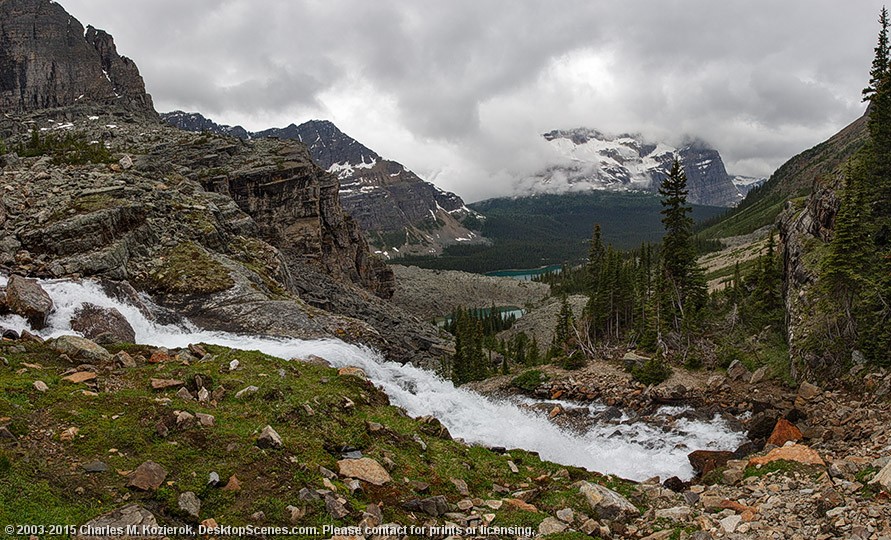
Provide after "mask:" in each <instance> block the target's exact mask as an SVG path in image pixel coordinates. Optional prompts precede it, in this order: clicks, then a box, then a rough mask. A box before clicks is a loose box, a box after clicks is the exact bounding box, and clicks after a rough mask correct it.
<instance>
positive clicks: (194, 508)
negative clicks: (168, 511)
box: [177, 491, 201, 519]
mask: <svg viewBox="0 0 891 540" xmlns="http://www.w3.org/2000/svg"><path fill="white" fill-rule="evenodd" d="M177 506H179V509H180V510H182V511H183V512H185V513H186V514H188V515H189V516H191V517H193V518H195V519H198V514H199V512H201V499H199V498H198V496H197V495H195V493H193V492H191V491H186V492H184V493H180V495H179V500H178V501H177Z"/></svg>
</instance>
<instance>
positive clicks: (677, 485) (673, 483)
mask: <svg viewBox="0 0 891 540" xmlns="http://www.w3.org/2000/svg"><path fill="white" fill-rule="evenodd" d="M662 485H663V486H664V487H666V488H668V489H670V490H672V491H674V492H675V493H680V492H682V491H684V490H685V489H687V488H688V487H690V483H689V482H684V481H683V480H681V479H680V478H678V477H677V476H672V477H671V478H666V479H665V481H664V482H662Z"/></svg>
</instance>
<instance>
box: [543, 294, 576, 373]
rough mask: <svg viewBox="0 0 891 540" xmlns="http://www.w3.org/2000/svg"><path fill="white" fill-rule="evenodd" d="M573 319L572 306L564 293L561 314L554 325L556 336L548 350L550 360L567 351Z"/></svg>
mask: <svg viewBox="0 0 891 540" xmlns="http://www.w3.org/2000/svg"><path fill="white" fill-rule="evenodd" d="M572 319H573V317H572V308H571V307H570V306H569V301H568V300H567V299H566V296H565V295H564V296H563V298H562V299H561V301H560V315H559V316H558V317H557V325H556V326H555V327H554V337H553V339H552V340H551V348H550V350H549V351H548V360H551V359H553V358H556V357H558V356H561V355H563V354H565V353H566V352H567V348H568V345H569V343H570V338H572V326H573V320H572Z"/></svg>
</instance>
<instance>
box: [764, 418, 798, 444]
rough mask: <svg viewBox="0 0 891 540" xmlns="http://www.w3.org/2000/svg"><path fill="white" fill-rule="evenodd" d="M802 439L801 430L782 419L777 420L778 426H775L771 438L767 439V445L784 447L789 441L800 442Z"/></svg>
mask: <svg viewBox="0 0 891 540" xmlns="http://www.w3.org/2000/svg"><path fill="white" fill-rule="evenodd" d="M801 438H802V435H801V430H799V429H798V428H797V427H795V425H794V424H793V423H792V422H790V421H788V420H786V419H785V418H780V419H779V420H777V424H776V426H774V428H773V432H772V433H771V434H770V438H768V439H767V444H772V445H774V446H783V445H784V444H786V443H787V442H789V441H793V442H798V441H800V440H801Z"/></svg>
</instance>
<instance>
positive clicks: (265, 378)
mask: <svg viewBox="0 0 891 540" xmlns="http://www.w3.org/2000/svg"><path fill="white" fill-rule="evenodd" d="M122 348H126V349H127V350H129V352H131V353H132V354H133V355H134V356H135V355H136V354H137V353H142V354H143V355H145V356H149V355H150V353H151V349H150V348H147V347H143V346H133V345H130V346H119V347H111V348H110V350H112V351H114V350H118V349H122ZM207 348H208V350H209V351H210V352H211V353H212V354H213V355H215V359H214V360H213V361H208V362H194V363H192V364H191V365H186V364H184V363H182V362H180V361H178V360H176V359H174V360H172V361H170V362H166V363H162V364H146V363H141V364H140V365H138V366H137V367H135V368H129V369H127V368H119V369H116V370H106V369H100V374H99V377H98V379H97V381H98V384H97V387H96V388H95V390H96V391H97V393H98V395H94V396H91V395H86V394H84V392H83V391H84V390H86V389H87V386H85V385H84V384H73V383H70V382H67V381H62V380H61V374H62V372H64V370H66V369H69V368H70V367H71V365H70V364H68V363H65V362H64V361H63V360H61V359H60V358H59V356H58V354H57V353H55V352H53V351H52V350H51V349H49V348H48V347H47V346H45V345H43V344H38V343H22V342H6V341H4V342H0V356H3V357H5V358H6V359H7V360H8V366H4V365H3V364H2V363H0V387H2V388H3V390H4V391H3V393H2V394H0V426H3V425H6V426H8V429H9V430H10V431H12V432H13V433H14V434H15V435H16V436H17V437H18V444H9V443H7V442H4V441H3V440H2V439H0V524H2V525H6V524H11V523H36V524H52V523H73V524H82V523H84V522H85V521H87V520H89V519H91V518H93V517H95V516H97V515H99V514H102V513H105V512H108V511H110V510H112V509H115V508H119V507H121V506H124V505H126V504H128V503H130V502H138V503H140V504H142V505H144V506H145V507H147V508H148V509H150V510H151V511H152V512H153V513H155V515H156V516H158V517H159V519H160V521H161V522H162V523H163V522H166V523H168V524H176V523H185V522H188V521H189V520H188V518H186V517H185V516H184V515H182V514H181V513H179V511H178V510H177V502H176V501H177V497H178V495H179V494H180V493H181V492H184V491H194V492H195V493H196V494H197V495H198V496H199V497H200V498H201V500H202V502H203V504H202V509H201V516H200V518H201V519H205V518H209V517H213V518H214V519H216V520H217V521H218V522H219V523H221V524H224V525H241V524H247V523H249V516H250V515H251V514H253V513H254V512H257V511H263V512H264V513H265V515H266V522H265V524H267V525H273V524H280V525H288V524H289V523H288V520H287V518H286V517H285V514H286V512H285V507H286V506H287V505H295V506H306V507H307V510H308V514H307V516H306V517H305V518H304V519H302V520H301V522H300V525H319V526H321V525H323V524H331V523H335V524H339V525H355V524H356V523H357V522H358V521H359V519H360V517H361V512H362V510H364V508H365V506H366V505H367V504H369V503H372V502H374V503H383V512H384V517H385V521H388V522H396V523H400V524H415V523H417V524H420V523H421V521H419V520H424V519H427V518H426V517H425V516H419V517H417V518H416V517H414V516H412V515H410V514H409V513H408V512H407V511H405V510H404V509H402V508H401V506H400V503H402V502H405V501H407V500H410V499H412V498H416V497H421V498H423V497H426V496H430V495H445V496H446V497H448V499H449V501H450V502H452V503H455V502H457V501H458V500H460V499H463V498H465V497H463V496H461V495H460V494H459V493H458V491H457V489H456V488H455V486H454V485H453V484H452V483H451V482H450V481H449V479H450V478H460V479H463V480H465V481H466V482H467V484H468V486H469V488H470V492H471V494H472V496H473V497H481V498H484V499H492V498H497V499H501V498H503V497H510V495H504V494H498V493H496V492H495V491H494V490H493V486H494V485H495V484H499V485H501V486H506V487H508V488H509V489H511V491H513V490H518V489H529V488H541V489H542V494H541V495H540V496H539V497H538V498H537V499H535V500H533V501H532V503H533V504H535V505H537V507H538V508H539V510H540V511H539V512H526V511H520V510H517V509H512V508H511V507H510V506H509V505H507V504H505V505H504V506H503V507H502V508H501V509H500V510H498V511H492V512H493V513H495V514H496V515H497V517H496V519H495V521H494V522H493V525H501V526H506V525H510V524H528V525H531V526H537V524H538V523H540V522H541V520H542V519H544V517H546V515H547V514H548V513H549V514H551V515H552V514H553V512H555V511H556V510H558V509H560V508H563V507H566V506H569V507H572V508H575V509H576V510H577V511H582V512H588V513H590V509H588V508H587V505H586V502H585V500H584V498H583V497H582V496H581V495H579V493H578V490H575V489H572V488H571V487H570V484H571V483H572V482H574V481H576V480H580V479H585V480H591V481H595V482H600V483H605V484H608V485H610V487H612V488H614V489H617V490H619V491H621V492H623V493H625V494H628V495H631V496H632V500H634V494H633V491H634V488H633V487H632V486H631V484H628V483H625V482H622V481H619V480H616V479H614V478H610V477H603V476H601V475H598V474H596V473H589V472H586V471H584V470H580V469H575V468H571V467H570V468H566V469H568V471H569V475H567V476H566V477H561V476H562V475H556V474H555V473H557V472H558V471H559V470H561V469H564V467H562V466H559V465H555V464H553V463H548V462H543V461H541V460H540V459H538V458H537V457H536V456H535V455H534V454H531V453H528V452H525V451H519V450H512V451H510V454H509V455H500V454H497V453H495V452H492V451H489V450H487V449H484V448H480V447H468V446H465V445H463V444H461V443H459V442H456V441H452V440H447V439H441V438H436V437H434V436H431V435H426V434H425V433H424V427H423V426H422V425H421V424H420V423H419V422H418V421H416V420H413V419H411V418H409V417H407V416H406V415H405V414H404V412H403V411H402V410H401V409H399V408H397V407H393V406H389V405H388V404H387V398H386V396H385V395H384V394H383V393H381V392H379V391H378V390H376V389H375V388H374V387H373V386H372V385H371V384H370V383H368V382H365V381H363V380H361V379H359V378H357V377H352V376H339V375H338V374H337V372H336V371H335V370H333V369H330V368H326V367H320V366H316V365H310V364H306V363H301V362H284V361H282V360H280V359H276V358H273V357H269V356H265V355H263V354H260V353H257V352H239V351H234V350H228V349H223V348H220V347H211V346H208V347H207ZM233 359H238V360H239V361H240V363H241V367H240V368H239V369H238V370H237V371H234V372H223V371H222V370H221V367H222V366H226V365H228V363H229V361H230V360H233ZM26 363H28V364H31V367H28V366H25V364H26ZM35 366H40V367H35ZM279 370H283V371H279ZM196 375H200V376H202V377H205V378H207V379H210V380H211V381H212V386H213V387H214V388H217V387H219V386H222V387H224V388H225V389H226V395H225V397H223V398H222V400H221V401H220V402H219V403H218V404H217V405H216V406H210V405H199V404H197V403H196V402H194V401H192V402H187V401H183V400H181V399H179V398H177V397H176V395H175V392H176V390H177V389H176V388H172V389H169V390H162V391H153V390H152V389H151V386H150V379H151V378H175V379H179V380H183V381H190V380H192V379H193V378H194V377H195V376H196ZM36 380H42V381H44V382H45V383H47V384H48V385H49V390H48V391H47V392H46V393H40V392H38V391H37V390H36V389H35V388H34V386H33V384H34V381H36ZM251 384H252V385H256V386H258V387H259V388H260V390H259V391H258V392H257V393H256V394H254V395H253V396H252V397H250V398H244V399H236V398H235V392H236V391H238V390H240V389H242V388H244V387H246V386H248V385H251ZM161 398H168V399H170V400H171V401H170V402H169V404H165V403H163V402H162V401H159V399H161ZM346 399H349V400H351V401H352V402H354V403H355V407H346V406H345V405H344V403H345V402H346ZM306 405H308V406H309V407H310V408H311V409H312V411H313V414H310V413H309V412H308V409H307V408H306ZM174 410H185V411H189V412H191V413H196V412H205V413H208V414H212V415H214V416H215V417H216V423H215V426H214V427H200V426H191V427H187V428H185V429H179V428H172V429H171V430H170V434H169V435H168V436H167V437H166V438H163V437H161V436H159V435H158V434H156V425H157V424H158V423H159V422H162V421H163V420H164V419H165V418H170V416H171V415H172V411H174ZM367 422H377V423H380V424H383V425H384V426H385V430H383V431H378V432H371V431H369V429H368V427H367ZM267 424H269V425H272V426H273V427H274V428H275V429H276V430H277V431H278V433H279V434H281V436H282V438H283V440H284V448H283V449H281V450H261V449H260V448H258V447H257V446H256V445H255V444H254V443H255V440H256V436H257V432H258V431H259V430H260V429H262V428H263V427H264V426H265V425H267ZM72 426H75V427H78V428H79V429H80V431H79V433H78V434H77V436H76V437H75V438H74V440H71V441H63V440H61V439H60V434H61V433H62V432H63V431H64V430H65V429H67V428H69V427H72ZM415 435H420V436H421V437H422V438H423V440H424V441H425V442H426V444H427V445H428V448H427V450H426V451H422V450H421V447H420V446H419V445H418V444H417V443H416V442H414V441H413V437H414V436H415ZM343 447H355V448H359V449H361V450H362V452H363V453H364V454H365V455H366V456H367V457H371V458H374V459H376V460H378V461H379V462H383V460H384V458H385V457H386V458H389V459H392V460H393V461H394V462H395V464H396V467H395V469H394V470H393V471H392V476H393V482H392V483H390V484H388V485H385V486H382V487H375V486H373V485H369V484H363V488H364V491H361V492H357V493H356V494H355V495H351V494H349V491H348V490H347V489H346V487H345V484H344V483H342V482H341V481H339V480H334V485H335V486H336V487H337V490H338V494H340V495H342V496H344V497H345V498H346V499H347V500H348V501H349V503H348V504H349V506H351V507H352V509H353V512H352V515H351V516H348V517H347V518H345V519H344V520H341V521H335V520H332V519H331V517H330V516H329V515H328V514H327V512H326V511H325V508H324V504H323V503H322V502H315V503H303V502H301V501H299V500H298V499H297V492H298V491H299V490H300V489H301V488H302V487H310V488H313V489H324V485H323V483H322V475H321V474H320V472H319V467H320V466H323V467H326V468H328V469H331V470H334V471H336V470H337V464H336V462H337V460H338V459H340V457H339V454H338V453H337V452H338V451H339V449H341V448H343ZM509 459H512V460H513V461H514V462H515V463H516V464H517V465H518V466H519V467H520V471H521V473H520V474H512V473H511V471H510V469H509V467H508V463H507V461H508V460H509ZM94 460H101V461H103V462H105V463H107V464H108V465H109V467H110V470H109V471H108V472H105V473H99V474H86V473H84V472H83V471H82V470H81V467H80V466H81V465H82V464H85V463H89V462H91V461H94ZM147 460H153V461H155V462H157V463H159V464H161V465H162V466H163V467H165V468H166V469H167V471H168V473H169V474H168V476H167V479H166V480H167V481H166V484H165V485H164V486H162V488H161V489H159V490H158V491H157V492H155V493H141V492H136V491H132V490H130V489H128V488H127V487H126V483H127V478H126V477H125V476H124V474H123V472H124V471H131V470H133V469H135V468H136V467H137V466H138V465H139V464H140V463H142V462H144V461H147ZM211 471H216V472H218V473H219V475H220V477H221V478H222V479H223V481H225V480H226V479H227V478H229V476H230V475H233V474H234V475H236V476H237V477H238V479H239V480H240V481H241V486H242V489H241V490H240V491H237V492H232V491H223V490H220V489H215V488H208V487H206V485H205V483H206V481H207V478H208V474H209V473H210V472H211ZM408 480H411V481H420V482H425V483H428V484H430V490H429V493H427V494H418V493H415V492H414V491H413V486H412V485H411V484H409V483H407V481H408Z"/></svg>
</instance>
